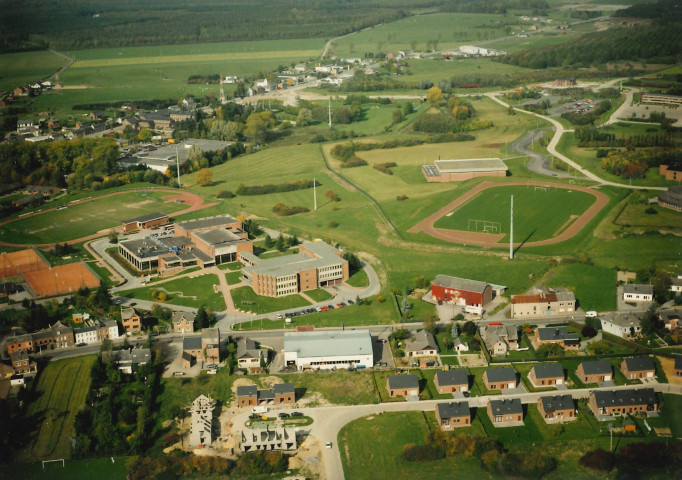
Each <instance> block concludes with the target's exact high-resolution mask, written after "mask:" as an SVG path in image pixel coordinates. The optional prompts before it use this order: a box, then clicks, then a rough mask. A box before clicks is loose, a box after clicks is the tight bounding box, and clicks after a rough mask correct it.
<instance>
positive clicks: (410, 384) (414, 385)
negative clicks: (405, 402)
mask: <svg viewBox="0 0 682 480" xmlns="http://www.w3.org/2000/svg"><path fill="white" fill-rule="evenodd" d="M386 388H387V389H388V395H389V396H390V397H417V398H419V378H418V377H417V376H416V375H414V374H411V373H410V374H404V375H389V376H388V377H387V378H386Z"/></svg>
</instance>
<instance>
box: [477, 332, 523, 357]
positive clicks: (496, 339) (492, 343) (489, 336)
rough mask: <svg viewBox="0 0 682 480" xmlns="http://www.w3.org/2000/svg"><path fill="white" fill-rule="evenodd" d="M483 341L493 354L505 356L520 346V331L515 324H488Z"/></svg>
mask: <svg viewBox="0 0 682 480" xmlns="http://www.w3.org/2000/svg"><path fill="white" fill-rule="evenodd" d="M483 341H484V342H485V346H486V348H487V349H488V352H489V353H490V354H491V355H496V356H502V357H503V356H505V355H507V353H508V352H509V350H516V349H518V348H519V333H518V331H517V330H516V326H515V325H488V326H487V327H485V332H484V337H483Z"/></svg>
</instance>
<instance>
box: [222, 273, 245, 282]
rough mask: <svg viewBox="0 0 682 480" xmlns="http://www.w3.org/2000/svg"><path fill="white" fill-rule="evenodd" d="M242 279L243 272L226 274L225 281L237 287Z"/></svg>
mask: <svg viewBox="0 0 682 480" xmlns="http://www.w3.org/2000/svg"><path fill="white" fill-rule="evenodd" d="M241 277H242V273H241V272H228V273H226V274H225V280H226V281H227V284H228V285H236V284H238V283H240V282H241V281H242V280H241Z"/></svg>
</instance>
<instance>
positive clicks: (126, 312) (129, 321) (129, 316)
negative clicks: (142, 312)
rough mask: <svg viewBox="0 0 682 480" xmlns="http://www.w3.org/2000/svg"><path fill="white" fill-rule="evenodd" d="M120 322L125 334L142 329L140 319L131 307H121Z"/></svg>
mask: <svg viewBox="0 0 682 480" xmlns="http://www.w3.org/2000/svg"><path fill="white" fill-rule="evenodd" d="M121 323H122V324H123V329H124V330H125V331H126V334H130V333H139V332H141V331H142V319H141V318H140V316H139V315H138V314H137V312H135V309H134V308H132V307H121Z"/></svg>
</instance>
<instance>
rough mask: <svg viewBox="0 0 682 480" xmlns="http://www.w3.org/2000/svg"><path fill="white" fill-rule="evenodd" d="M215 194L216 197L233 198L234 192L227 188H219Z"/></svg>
mask: <svg viewBox="0 0 682 480" xmlns="http://www.w3.org/2000/svg"><path fill="white" fill-rule="evenodd" d="M216 196H217V197H218V198H234V197H235V194H234V193H232V192H231V191H229V190H221V191H219V192H218V195H216Z"/></svg>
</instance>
